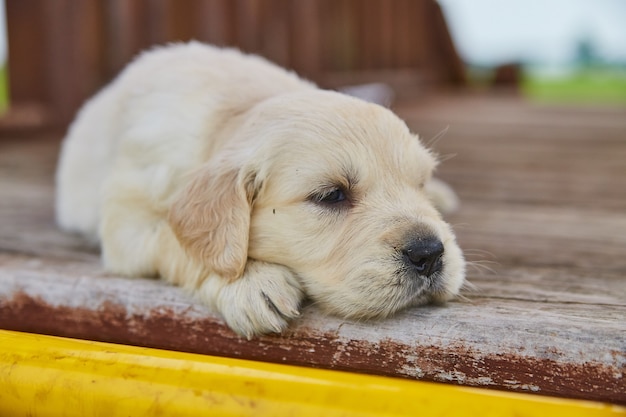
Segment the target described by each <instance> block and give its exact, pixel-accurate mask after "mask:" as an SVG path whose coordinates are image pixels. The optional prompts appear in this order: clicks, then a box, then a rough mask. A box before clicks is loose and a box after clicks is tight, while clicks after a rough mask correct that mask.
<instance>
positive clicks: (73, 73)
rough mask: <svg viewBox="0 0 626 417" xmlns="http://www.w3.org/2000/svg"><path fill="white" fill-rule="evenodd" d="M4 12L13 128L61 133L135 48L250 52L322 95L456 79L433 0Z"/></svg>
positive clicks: (136, 3)
mask: <svg viewBox="0 0 626 417" xmlns="http://www.w3.org/2000/svg"><path fill="white" fill-rule="evenodd" d="M6 9H7V10H6V11H7V21H8V35H9V73H10V91H11V100H12V104H13V111H12V112H11V113H10V115H9V116H5V119H6V118H7V117H11V115H13V117H14V118H15V117H16V115H17V119H19V120H18V121H17V122H14V123H17V124H26V125H29V124H30V125H33V124H35V125H63V124H65V123H67V122H68V121H69V120H70V119H71V118H72V116H73V114H74V112H75V111H76V109H77V107H78V106H79V105H80V104H81V103H82V102H83V101H84V99H85V98H86V97H88V96H89V95H91V94H93V93H94V92H95V91H96V90H97V89H98V88H100V87H101V86H102V85H103V84H105V83H106V82H107V81H109V80H110V79H111V78H113V77H114V76H115V75H116V74H117V73H118V72H119V71H120V69H121V68H123V67H124V65H126V64H127V63H128V61H130V60H131V59H132V57H133V56H134V55H135V54H137V53H138V52H139V51H141V50H142V49H145V48H148V47H150V46H151V45H154V44H162V43H166V42H173V41H187V40H190V39H198V40H201V41H204V42H209V43H213V44H216V45H224V46H237V47H239V48H241V49H242V50H244V51H247V52H254V53H258V54H261V55H263V56H265V57H267V58H269V59H270V60H272V61H274V62H276V63H278V64H279V65H282V66H284V67H287V68H290V69H293V70H295V71H296V72H298V73H300V74H301V75H303V76H305V77H307V78H309V79H312V80H314V81H316V82H318V83H319V84H320V85H322V86H325V87H333V86H337V85H342V84H350V83H358V82H365V81H372V80H374V79H376V80H381V79H382V78H387V79H392V80H393V79H395V80H401V82H403V83H404V84H405V85H406V84H409V85H410V84H420V85H441V84H444V85H448V84H460V83H463V82H464V70H463V65H462V63H461V61H460V60H459V58H458V56H457V54H456V51H455V49H454V46H453V43H452V41H451V38H450V36H449V33H448V30H447V27H446V24H445V21H444V18H443V15H442V13H441V10H440V8H439V6H438V4H437V3H436V2H435V1H434V0H365V1H362V0H297V1H296V0H185V1H176V0H80V1H77V0H6ZM20 113H21V114H22V116H21V117H19V114H20ZM4 124H5V125H6V124H7V123H6V120H5V123H4ZM0 126H1V123H0Z"/></svg>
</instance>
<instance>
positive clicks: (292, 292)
mask: <svg viewBox="0 0 626 417" xmlns="http://www.w3.org/2000/svg"><path fill="white" fill-rule="evenodd" d="M211 281H213V280H207V281H205V283H204V284H202V287H201V289H200V291H201V294H203V295H204V296H210V294H211V293H213V295H212V297H211V298H213V297H214V305H215V307H216V308H217V309H218V310H219V312H220V313H221V314H222V316H223V317H224V319H225V320H226V323H227V324H228V326H229V327H230V328H231V329H233V330H234V331H235V332H237V333H238V334H240V335H242V336H245V337H247V338H248V339H250V338H252V336H254V335H258V334H263V333H270V332H275V333H280V332H282V331H283V330H284V329H285V328H287V326H288V321H289V320H290V319H293V318H295V317H298V316H299V315H300V311H299V310H300V303H301V301H302V299H303V298H304V293H303V291H302V288H301V287H300V284H299V283H298V280H297V279H296V277H295V276H294V274H293V273H292V272H291V271H290V270H289V269H287V268H286V267H284V266H282V265H277V264H270V263H265V262H258V261H248V264H247V265H246V270H245V272H244V274H243V276H242V277H241V278H239V279H238V280H236V281H234V282H232V283H227V284H224V285H222V286H220V288H219V289H218V290H217V291H215V288H214V287H215V283H214V282H211Z"/></svg>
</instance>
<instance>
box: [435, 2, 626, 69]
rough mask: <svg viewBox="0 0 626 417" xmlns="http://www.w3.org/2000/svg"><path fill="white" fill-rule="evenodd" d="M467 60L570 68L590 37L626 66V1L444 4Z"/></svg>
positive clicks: (605, 56) (604, 52)
mask: <svg viewBox="0 0 626 417" xmlns="http://www.w3.org/2000/svg"><path fill="white" fill-rule="evenodd" d="M438 1H439V3H440V4H441V6H442V8H443V10H444V14H445V15H446V19H447V22H448V25H449V27H450V31H451V33H452V37H453V38H454V41H455V44H456V46H457V48H458V50H459V53H460V54H461V56H462V57H463V58H464V59H465V61H466V62H469V63H472V64H482V65H498V64H502V63H506V62H511V61H523V62H528V61H532V62H536V63H539V64H542V65H545V66H556V67H558V66H564V65H567V64H568V63H570V62H571V60H572V59H573V58H574V56H575V53H576V48H577V45H578V44H579V42H580V41H581V40H582V39H584V38H587V39H589V40H590V41H591V42H592V44H593V47H594V51H595V52H596V53H597V54H598V55H599V56H601V57H602V59H604V60H608V61H619V62H624V63H626V1H625V0H438Z"/></svg>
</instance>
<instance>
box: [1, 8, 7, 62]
mask: <svg viewBox="0 0 626 417" xmlns="http://www.w3.org/2000/svg"><path fill="white" fill-rule="evenodd" d="M6 34H7V27H6V18H5V13H4V0H0V65H1V64H2V63H3V62H4V61H5V59H6V57H7V38H6Z"/></svg>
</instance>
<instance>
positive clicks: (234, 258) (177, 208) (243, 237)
mask: <svg viewBox="0 0 626 417" xmlns="http://www.w3.org/2000/svg"><path fill="white" fill-rule="evenodd" d="M259 188H260V185H259V184H257V183H256V176H255V174H254V172H251V171H247V172H246V171H245V170H244V168H241V167H238V166H235V165H234V164H229V163H228V162H226V161H224V160H221V161H211V162H209V163H207V164H205V165H204V166H203V167H202V168H201V169H200V170H199V171H197V172H196V173H195V174H194V177H193V178H192V180H191V182H190V183H189V184H188V185H187V187H186V188H185V189H184V190H183V191H182V193H181V194H179V195H178V197H177V199H176V200H175V201H174V204H173V205H172V206H171V208H170V212H169V218H168V220H169V223H170V225H171V227H172V230H173V231H174V233H175V234H176V237H177V238H178V240H179V242H180V243H181V245H182V246H183V248H185V249H186V250H187V252H188V253H189V254H190V255H191V256H193V257H194V258H196V259H197V260H199V261H200V262H202V263H203V264H204V265H206V266H207V267H208V268H209V269H210V270H212V271H214V272H216V273H218V274H219V275H221V276H222V277H224V278H226V279H229V280H235V279H237V278H239V277H240V276H241V275H242V274H243V271H244V268H245V265H246V261H247V258H248V236H249V231H250V212H251V210H252V203H253V199H254V197H255V194H256V192H257V191H258V189H259Z"/></svg>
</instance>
